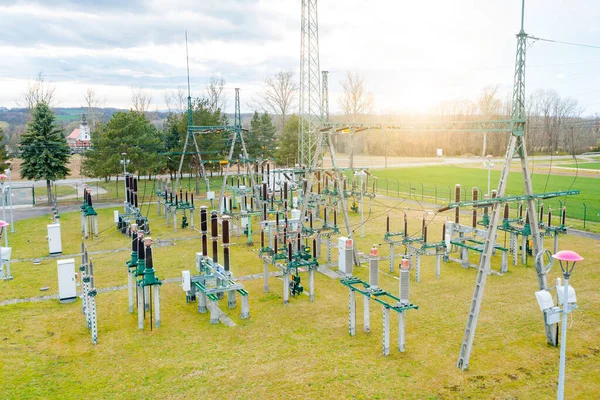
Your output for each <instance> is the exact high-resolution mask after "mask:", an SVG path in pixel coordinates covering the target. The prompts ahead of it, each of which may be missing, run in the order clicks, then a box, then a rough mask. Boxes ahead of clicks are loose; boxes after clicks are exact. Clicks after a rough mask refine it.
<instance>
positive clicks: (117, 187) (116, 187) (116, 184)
mask: <svg viewBox="0 0 600 400" xmlns="http://www.w3.org/2000/svg"><path fill="white" fill-rule="evenodd" d="M115 189H116V190H117V199H118V198H119V175H117V180H116V181H115Z"/></svg>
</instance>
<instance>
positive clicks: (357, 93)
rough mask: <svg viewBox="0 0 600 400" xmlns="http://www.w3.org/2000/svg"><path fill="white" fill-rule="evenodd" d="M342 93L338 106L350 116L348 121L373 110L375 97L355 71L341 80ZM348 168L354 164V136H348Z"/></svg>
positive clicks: (354, 120)
mask: <svg viewBox="0 0 600 400" xmlns="http://www.w3.org/2000/svg"><path fill="white" fill-rule="evenodd" d="M341 84H342V88H343V89H344V93H343V94H342V97H341V98H340V107H341V108H342V111H343V112H344V114H346V115H347V116H348V117H349V118H350V122H357V121H358V119H359V118H360V116H361V115H365V114H370V113H371V112H372V111H373V104H374V103H375V99H374V98H373V95H371V93H368V92H367V89H366V88H365V80H364V78H363V77H362V76H360V75H359V74H357V73H355V72H348V75H347V76H346V80H345V81H343V82H341ZM349 140H350V168H353V166H354V145H355V143H354V142H355V138H354V137H350V138H349Z"/></svg>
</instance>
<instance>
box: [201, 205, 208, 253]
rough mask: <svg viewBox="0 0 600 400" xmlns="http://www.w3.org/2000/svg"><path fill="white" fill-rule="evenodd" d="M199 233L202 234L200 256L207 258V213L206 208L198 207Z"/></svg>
mask: <svg viewBox="0 0 600 400" xmlns="http://www.w3.org/2000/svg"><path fill="white" fill-rule="evenodd" d="M200 231H201V232H202V255H203V256H205V257H206V256H208V238H207V237H206V234H207V232H208V213H207V211H206V206H201V207H200Z"/></svg>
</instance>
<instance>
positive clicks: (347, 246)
mask: <svg viewBox="0 0 600 400" xmlns="http://www.w3.org/2000/svg"><path fill="white" fill-rule="evenodd" d="M353 246H354V243H353V240H352V239H350V238H347V237H345V236H340V237H339V238H338V270H339V271H340V272H342V273H343V274H344V275H346V276H352V267H353V265H352V262H353V260H352V251H353Z"/></svg>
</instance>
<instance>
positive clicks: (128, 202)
mask: <svg viewBox="0 0 600 400" xmlns="http://www.w3.org/2000/svg"><path fill="white" fill-rule="evenodd" d="M125 185H126V186H127V188H126V190H127V193H126V195H127V204H131V179H130V176H129V175H127V176H126V177H125Z"/></svg>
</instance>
